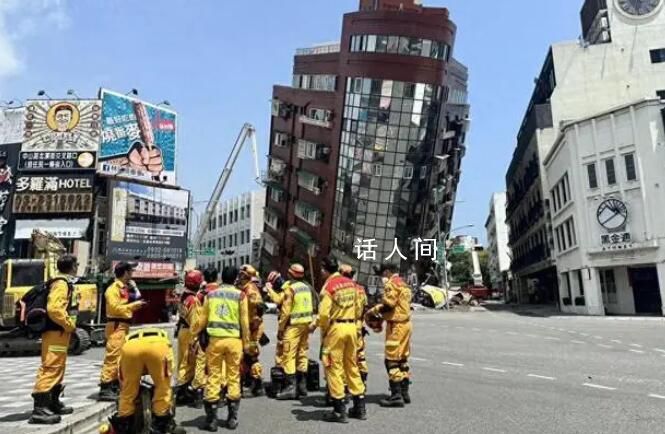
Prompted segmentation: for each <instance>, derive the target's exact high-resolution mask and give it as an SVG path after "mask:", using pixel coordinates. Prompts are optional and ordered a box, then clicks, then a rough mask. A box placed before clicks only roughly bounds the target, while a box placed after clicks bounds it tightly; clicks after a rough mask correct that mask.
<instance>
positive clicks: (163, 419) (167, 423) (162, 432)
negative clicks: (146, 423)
mask: <svg viewBox="0 0 665 434" xmlns="http://www.w3.org/2000/svg"><path fill="white" fill-rule="evenodd" d="M150 434H187V431H185V429H184V428H183V427H181V426H178V425H176V423H175V420H173V415H171V414H165V415H164V416H154V415H153V416H152V425H151V426H150Z"/></svg>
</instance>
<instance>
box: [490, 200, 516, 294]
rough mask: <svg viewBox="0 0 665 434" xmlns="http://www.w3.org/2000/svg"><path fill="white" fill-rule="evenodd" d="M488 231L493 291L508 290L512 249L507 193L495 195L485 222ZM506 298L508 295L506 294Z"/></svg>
mask: <svg viewBox="0 0 665 434" xmlns="http://www.w3.org/2000/svg"><path fill="white" fill-rule="evenodd" d="M485 230H486V231H487V253H488V255H489V258H488V259H489V263H488V269H489V273H490V281H491V282H492V289H498V290H502V291H505V290H507V289H508V281H509V272H510V249H509V248H508V225H507V224H506V192H505V191H504V192H500V193H494V194H493V195H492V199H491V200H490V212H489V216H488V217H487V221H486V222H485ZM506 296H508V294H507V293H506Z"/></svg>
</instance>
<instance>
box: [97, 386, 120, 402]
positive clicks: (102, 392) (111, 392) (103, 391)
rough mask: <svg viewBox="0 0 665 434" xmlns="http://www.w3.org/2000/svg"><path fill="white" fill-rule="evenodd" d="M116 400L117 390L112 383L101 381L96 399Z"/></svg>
mask: <svg viewBox="0 0 665 434" xmlns="http://www.w3.org/2000/svg"><path fill="white" fill-rule="evenodd" d="M117 400H118V392H116V390H115V384H114V383H102V384H100V385H99V396H98V397H97V401H104V402H115V401H117Z"/></svg>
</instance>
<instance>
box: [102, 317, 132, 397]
mask: <svg viewBox="0 0 665 434" xmlns="http://www.w3.org/2000/svg"><path fill="white" fill-rule="evenodd" d="M128 332H129V324H128V323H124V322H117V321H109V322H108V323H106V328H105V329H104V335H105V336H106V352H105V354H104V364H103V365H102V375H101V382H102V384H108V383H112V382H114V381H117V380H118V362H119V361H120V349H121V348H122V345H123V344H124V343H125V338H126V337H127V333H128Z"/></svg>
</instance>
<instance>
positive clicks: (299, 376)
mask: <svg viewBox="0 0 665 434" xmlns="http://www.w3.org/2000/svg"><path fill="white" fill-rule="evenodd" d="M296 381H297V384H298V386H297V388H298V398H306V397H307V372H297V373H296Z"/></svg>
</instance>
